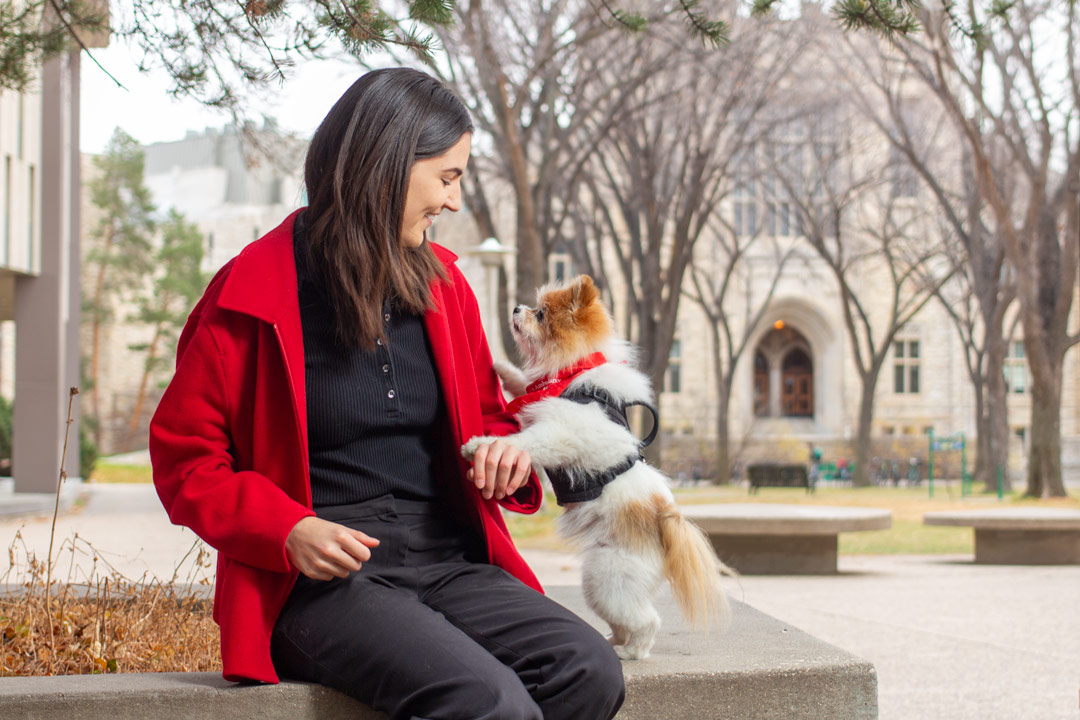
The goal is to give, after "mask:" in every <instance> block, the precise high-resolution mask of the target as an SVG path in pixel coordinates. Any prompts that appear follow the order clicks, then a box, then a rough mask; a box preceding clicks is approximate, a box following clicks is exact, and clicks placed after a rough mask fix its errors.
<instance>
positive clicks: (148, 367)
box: [124, 323, 162, 450]
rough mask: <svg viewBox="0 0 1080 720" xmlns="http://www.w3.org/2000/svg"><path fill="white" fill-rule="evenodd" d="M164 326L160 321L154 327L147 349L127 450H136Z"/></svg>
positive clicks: (125, 445)
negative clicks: (147, 391) (136, 441)
mask: <svg viewBox="0 0 1080 720" xmlns="http://www.w3.org/2000/svg"><path fill="white" fill-rule="evenodd" d="M161 335H162V327H161V323H158V324H157V326H156V327H155V328H154V339H153V340H151V341H150V346H149V347H148V348H147V349H146V364H145V365H144V366H143V375H142V380H141V381H140V382H139V392H138V394H137V395H136V396H135V407H134V408H133V409H132V411H131V420H130V421H129V422H128V436H127V442H126V443H124V449H125V450H135V449H136V448H135V447H133V446H134V444H135V435H136V434H137V433H138V432H139V422H140V421H141V420H142V414H143V405H145V404H146V388H147V386H148V385H149V384H150V375H151V373H152V372H153V368H154V360H156V359H157V347H158V342H159V341H160V340H161Z"/></svg>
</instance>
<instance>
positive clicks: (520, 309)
mask: <svg viewBox="0 0 1080 720" xmlns="http://www.w3.org/2000/svg"><path fill="white" fill-rule="evenodd" d="M524 309H525V306H524V305H518V306H517V307H516V308H514V314H515V315H517V314H518V313H519V312H521V311H522V310H524Z"/></svg>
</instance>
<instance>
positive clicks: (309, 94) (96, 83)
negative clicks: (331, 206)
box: [79, 42, 362, 153]
mask: <svg viewBox="0 0 1080 720" xmlns="http://www.w3.org/2000/svg"><path fill="white" fill-rule="evenodd" d="M93 53H94V57H95V58H96V59H97V61H98V62H100V63H101V64H102V65H103V66H104V67H105V69H107V70H108V71H109V72H110V73H111V74H112V75H113V76H115V77H116V79H117V80H119V81H120V82H121V83H122V84H123V85H124V86H125V87H126V88H127V89H126V90H123V89H120V88H118V87H117V86H116V83H115V82H113V81H112V80H111V79H109V77H108V76H107V75H106V74H105V73H104V72H102V71H101V70H100V69H99V68H98V66H97V65H95V64H94V62H93V60H91V59H90V58H89V57H87V55H86V52H85V51H84V52H83V57H82V87H81V90H82V99H81V118H80V121H81V127H80V133H79V135H80V145H81V148H82V151H83V152H88V153H100V152H102V150H104V148H105V144H106V143H107V142H108V140H109V137H110V136H111V135H112V134H113V131H114V130H115V129H116V128H117V127H120V128H123V130H124V131H125V132H126V133H128V134H129V135H131V136H132V137H133V138H135V139H136V140H138V141H139V142H140V143H143V144H149V143H154V142H161V141H167V140H179V139H181V138H183V137H184V135H185V134H186V133H187V131H188V130H196V131H199V132H201V131H203V130H204V129H205V128H206V127H207V126H210V127H221V126H222V125H224V124H225V123H227V122H228V121H229V118H228V116H226V115H224V114H222V113H217V112H214V111H213V110H210V109H208V108H205V107H203V106H201V105H199V104H198V103H196V102H194V101H192V100H178V99H175V98H173V97H171V96H170V95H169V94H168V89H169V79H168V77H167V76H165V74H164V73H163V72H151V73H140V72H139V71H138V69H137V68H136V65H135V61H134V60H133V59H132V56H131V53H130V51H129V50H128V48H127V47H126V46H124V45H122V44H119V43H116V42H113V44H112V45H111V46H110V47H107V48H100V49H97V50H94V51H93ZM361 73H362V69H361V68H360V67H359V66H358V65H347V64H344V63H329V62H320V63H311V64H308V65H306V66H304V67H301V68H297V69H296V70H294V74H293V76H292V77H290V78H289V80H288V81H287V82H286V84H285V86H284V87H283V89H282V90H281V92H280V93H278V96H277V97H276V98H275V99H274V100H272V101H270V102H266V103H263V104H262V105H261V106H260V107H258V108H257V110H258V111H259V112H262V113H264V114H266V115H270V116H273V117H275V118H276V119H277V121H278V124H279V125H280V126H281V127H282V128H284V129H286V130H291V131H294V132H297V133H299V134H301V135H303V136H305V137H307V136H310V135H311V133H313V132H314V131H315V128H316V127H317V126H318V124H319V121H321V120H322V118H323V117H324V116H325V115H326V113H327V112H328V111H329V110H330V107H331V106H332V105H333V104H334V101H336V100H337V99H338V98H339V97H340V96H341V94H342V93H343V92H345V90H346V89H347V88H348V87H349V85H351V84H352V82H353V81H354V80H355V79H356V78H357V77H359V75H360V74H361ZM252 114H253V116H254V117H255V118H258V117H259V115H258V113H257V112H256V113H252Z"/></svg>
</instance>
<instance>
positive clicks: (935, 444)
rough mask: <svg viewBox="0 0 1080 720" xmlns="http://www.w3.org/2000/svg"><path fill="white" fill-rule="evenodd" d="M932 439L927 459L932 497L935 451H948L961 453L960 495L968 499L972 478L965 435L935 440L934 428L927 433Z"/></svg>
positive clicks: (959, 434) (960, 433)
mask: <svg viewBox="0 0 1080 720" xmlns="http://www.w3.org/2000/svg"><path fill="white" fill-rule="evenodd" d="M927 435H928V436H929V438H930V453H929V457H928V458H927V463H926V464H927V473H926V475H927V480H929V485H930V497H931V498H933V497H934V451H935V450H937V451H938V452H945V451H948V450H959V451H960V495H961V496H962V497H967V496H968V493H969V492H970V491H971V478H970V477H968V472H967V442H965V439H964V433H962V432H959V433H956V434H955V435H946V436H945V437H940V438H935V437H934V430H933V428H931V429H930V431H929V432H928V433H927Z"/></svg>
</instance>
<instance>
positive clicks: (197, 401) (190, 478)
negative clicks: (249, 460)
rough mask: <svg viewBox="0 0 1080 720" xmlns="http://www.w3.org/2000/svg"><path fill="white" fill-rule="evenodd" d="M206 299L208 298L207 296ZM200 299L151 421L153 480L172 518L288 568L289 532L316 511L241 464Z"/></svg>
mask: <svg viewBox="0 0 1080 720" xmlns="http://www.w3.org/2000/svg"><path fill="white" fill-rule="evenodd" d="M204 302H205V301H204ZM201 309H202V308H201V306H200V307H199V308H196V310H195V312H194V313H192V317H191V318H190V319H189V320H188V324H187V326H186V327H185V328H184V333H183V335H182V336H181V342H180V344H179V346H178V347H179V352H178V356H177V367H176V374H175V376H174V377H173V379H172V382H170V383H169V387H168V389H167V390H166V391H165V394H164V396H163V397H162V399H161V402H160V404H159V405H158V408H157V411H156V412H155V413H154V418H153V420H152V421H151V424H150V457H151V461H152V464H153V471H154V484H155V486H156V487H157V491H158V496H159V497H160V498H161V502H162V504H164V506H165V509H166V511H167V512H168V514H169V519H170V520H172V522H173V523H175V524H177V525H184V526H187V527H189V528H191V529H192V530H194V531H195V534H197V535H198V536H199V537H201V538H202V539H203V540H205V541H206V542H207V543H209V544H210V545H211V546H212V547H214V548H216V549H217V550H218V551H219V552H221V553H223V554H224V555H226V556H228V557H230V558H232V559H234V560H239V561H240V562H242V563H245V564H247V565H252V566H254V567H258V568H262V569H265V570H270V571H273V572H281V573H286V572H290V571H291V566H290V563H289V560H288V557H287V556H286V553H285V538H286V537H288V534H289V532H290V531H291V530H292V528H293V526H294V525H295V524H296V523H297V522H298V521H299V520H301V519H302V518H304V517H307V516H309V515H313V514H314V513H313V512H312V511H311V510H310V509H308V508H307V507H305V506H304V505H303V504H302V503H299V502H297V501H296V500H294V499H293V498H291V497H289V495H288V494H286V492H285V491H284V490H282V489H281V488H280V487H278V485H276V484H275V483H274V482H272V481H271V480H270V479H269V478H268V477H266V476H265V475H263V474H261V473H258V472H254V471H250V470H248V471H239V470H237V469H236V467H235V459H234V457H233V455H232V453H231V452H230V448H231V447H232V440H231V436H230V430H229V422H230V421H229V389H230V385H229V383H230V381H232V382H237V379H235V378H229V377H227V376H226V370H225V363H224V360H223V355H222V353H221V351H220V348H219V347H218V345H217V342H216V340H215V338H214V332H213V331H212V328H211V327H209V326H208V325H207V324H206V323H200V322H199V314H200V311H201Z"/></svg>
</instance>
